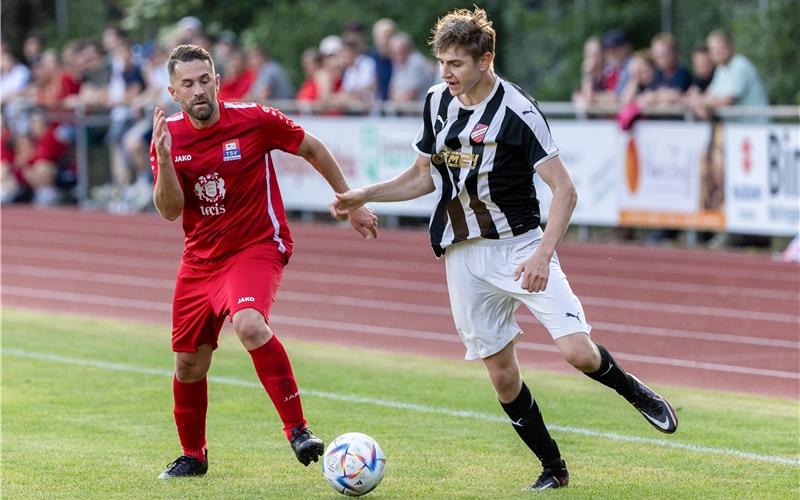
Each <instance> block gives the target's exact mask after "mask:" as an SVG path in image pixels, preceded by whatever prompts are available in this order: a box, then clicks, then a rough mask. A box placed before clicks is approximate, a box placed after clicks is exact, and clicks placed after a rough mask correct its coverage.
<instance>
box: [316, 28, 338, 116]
mask: <svg viewBox="0 0 800 500" xmlns="http://www.w3.org/2000/svg"><path fill="white" fill-rule="evenodd" d="M341 50H342V38H341V37H340V36H338V35H329V36H326V37H325V38H323V39H322V40H321V41H320V42H319V53H320V55H321V57H322V64H321V67H320V69H319V71H317V72H316V74H315V81H316V84H317V101H319V102H322V103H325V104H330V101H331V97H332V96H333V95H334V94H335V93H336V92H337V91H338V90H339V89H340V88H341V86H342V65H341V59H340V57H339V52H340V51H341Z"/></svg>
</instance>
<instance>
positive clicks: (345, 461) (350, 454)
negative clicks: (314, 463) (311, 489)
mask: <svg viewBox="0 0 800 500" xmlns="http://www.w3.org/2000/svg"><path fill="white" fill-rule="evenodd" d="M385 467H386V457H384V456H383V450H381V447H380V446H378V443H377V442H376V441H375V440H374V439H372V438H371V437H369V436H367V435H366V434H361V433H360V432H348V433H347V434H342V435H341V436H339V437H337V438H336V439H334V440H333V441H331V443H330V444H329V445H328V447H327V448H326V449H325V454H324V455H323V456H322V475H323V476H325V479H326V480H327V481H328V483H329V484H330V485H331V486H332V487H333V489H335V490H336V491H338V492H339V493H341V494H343V495H347V496H353V497H357V496H361V495H365V494H367V493H369V492H370V491H372V490H374V489H375V487H376V486H378V484H379V483H380V482H381V479H383V472H384V468H385Z"/></svg>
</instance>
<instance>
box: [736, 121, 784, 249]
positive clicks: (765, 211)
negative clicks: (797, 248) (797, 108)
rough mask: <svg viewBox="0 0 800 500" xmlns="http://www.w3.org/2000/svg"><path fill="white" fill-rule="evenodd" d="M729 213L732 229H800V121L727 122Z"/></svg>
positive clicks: (773, 232)
mask: <svg viewBox="0 0 800 500" xmlns="http://www.w3.org/2000/svg"><path fill="white" fill-rule="evenodd" d="M725 172H726V176H725V200H726V201H725V208H726V210H725V217H726V219H727V221H728V230H729V231H732V232H740V233H750V234H766V235H784V236H792V235H796V234H797V233H798V232H800V127H798V126H797V125H744V124H742V125H738V124H732V125H727V126H726V133H725Z"/></svg>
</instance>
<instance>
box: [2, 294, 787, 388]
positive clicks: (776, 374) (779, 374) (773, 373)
mask: <svg viewBox="0 0 800 500" xmlns="http://www.w3.org/2000/svg"><path fill="white" fill-rule="evenodd" d="M3 294H4V295H12V296H17V297H26V298H36V299H47V300H50V301H57V302H67V303H77V304H94V305H104V306H113V307H123V308H128V309H136V310H144V311H150V312H152V311H161V312H170V311H171V310H172V307H171V305H170V304H169V303H167V302H158V301H152V300H141V299H123V298H117V297H109V296H104V295H90V294H84V293H73V292H55V291H48V290H42V289H36V288H22V287H12V286H4V287H3ZM270 319H271V321H272V323H274V324H276V325H281V324H285V325H292V326H300V327H306V328H319V329H327V330H336V331H338V332H343V333H345V334H353V333H364V334H369V335H380V336H384V337H396V338H405V339H419V340H431V341H437V342H449V343H460V342H461V341H460V340H459V338H458V337H457V336H456V335H455V334H445V333H440V332H430V331H424V330H412V329H407V328H392V327H383V326H376V325H364V324H359V323H349V322H343V321H333V320H327V319H312V318H301V317H297V316H282V315H275V314H273V315H270ZM517 349H523V350H528V351H538V352H553V353H557V352H558V348H556V346H554V345H552V344H540V343H534V342H518V343H517ZM614 356H615V357H616V358H617V359H621V360H625V361H635V362H639V363H647V364H655V365H665V366H680V367H685V368H694V369H698V370H709V371H717V372H725V373H736V374H741V375H757V376H763V377H771V378H783V379H790V380H800V373H797V372H790V371H783V370H771V369H767V368H752V367H747V366H737V365H726V364H721V363H707V362H702V361H694V360H689V359H675V358H664V357H659V356H644V355H640V354H628V353H623V352H615V353H614Z"/></svg>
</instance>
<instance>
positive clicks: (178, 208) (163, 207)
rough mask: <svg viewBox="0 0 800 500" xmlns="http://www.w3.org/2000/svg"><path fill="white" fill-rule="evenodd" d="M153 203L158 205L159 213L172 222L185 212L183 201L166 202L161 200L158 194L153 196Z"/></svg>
mask: <svg viewBox="0 0 800 500" xmlns="http://www.w3.org/2000/svg"><path fill="white" fill-rule="evenodd" d="M153 205H155V206H156V210H157V211H158V214H159V215H160V216H161V217H163V218H164V219H166V220H168V221H170V222H172V221H174V220H175V219H177V218H178V217H180V216H181V212H183V203H180V204H172V203H164V202H163V201H161V200H159V199H158V197H157V196H154V197H153Z"/></svg>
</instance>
